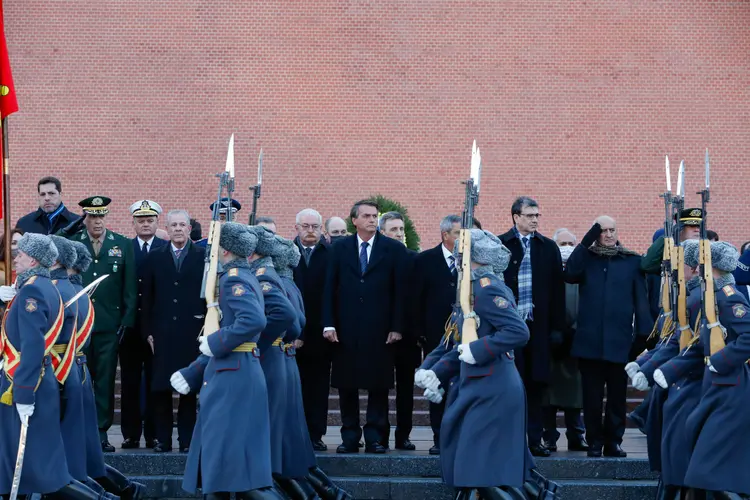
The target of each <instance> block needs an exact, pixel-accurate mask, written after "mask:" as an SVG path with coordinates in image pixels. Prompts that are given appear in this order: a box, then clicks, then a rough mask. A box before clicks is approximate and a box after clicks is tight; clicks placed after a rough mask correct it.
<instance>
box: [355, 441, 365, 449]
mask: <svg viewBox="0 0 750 500" xmlns="http://www.w3.org/2000/svg"><path fill="white" fill-rule="evenodd" d="M364 447H365V443H363V442H362V441H360V442H359V443H357V448H364Z"/></svg>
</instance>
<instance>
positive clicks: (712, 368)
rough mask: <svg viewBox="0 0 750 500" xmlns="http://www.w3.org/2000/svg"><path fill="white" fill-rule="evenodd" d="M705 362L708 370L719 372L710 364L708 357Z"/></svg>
mask: <svg viewBox="0 0 750 500" xmlns="http://www.w3.org/2000/svg"><path fill="white" fill-rule="evenodd" d="M706 362H707V363H708V369H709V370H710V371H712V372H714V373H719V372H718V371H716V368H714V365H712V364H711V360H710V359H709V360H707V361H706Z"/></svg>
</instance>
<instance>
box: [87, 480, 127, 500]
mask: <svg viewBox="0 0 750 500" xmlns="http://www.w3.org/2000/svg"><path fill="white" fill-rule="evenodd" d="M83 484H85V485H86V486H88V487H89V488H91V489H92V490H94V491H95V492H96V494H97V495H99V496H100V497H102V498H106V499H108V500H118V499H119V498H120V497H119V496H117V495H115V494H113V493H109V492H107V491H105V489H104V488H103V487H102V485H101V484H99V483H97V482H96V481H94V480H93V479H92V478H90V477H87V478H86V480H85V481H83Z"/></svg>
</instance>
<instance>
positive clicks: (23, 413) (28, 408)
mask: <svg viewBox="0 0 750 500" xmlns="http://www.w3.org/2000/svg"><path fill="white" fill-rule="evenodd" d="M16 411H17V412H18V416H19V417H21V422H23V421H24V419H26V418H31V416H32V415H33V414H34V405H33V404H32V405H22V404H21V403H16Z"/></svg>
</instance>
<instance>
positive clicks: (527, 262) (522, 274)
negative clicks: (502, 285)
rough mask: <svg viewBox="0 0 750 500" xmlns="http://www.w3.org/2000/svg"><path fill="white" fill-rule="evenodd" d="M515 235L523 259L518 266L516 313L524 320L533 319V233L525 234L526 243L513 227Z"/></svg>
mask: <svg viewBox="0 0 750 500" xmlns="http://www.w3.org/2000/svg"><path fill="white" fill-rule="evenodd" d="M513 232H514V233H516V237H518V240H519V241H520V242H521V248H522V249H523V259H522V260H521V266H520V267H519V268H518V314H520V315H521V319H523V320H524V321H533V320H534V297H533V295H532V292H531V283H532V274H531V238H532V236H533V235H531V234H529V235H528V236H526V244H524V242H523V237H522V236H521V233H519V232H518V229H516V228H515V227H514V228H513Z"/></svg>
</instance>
